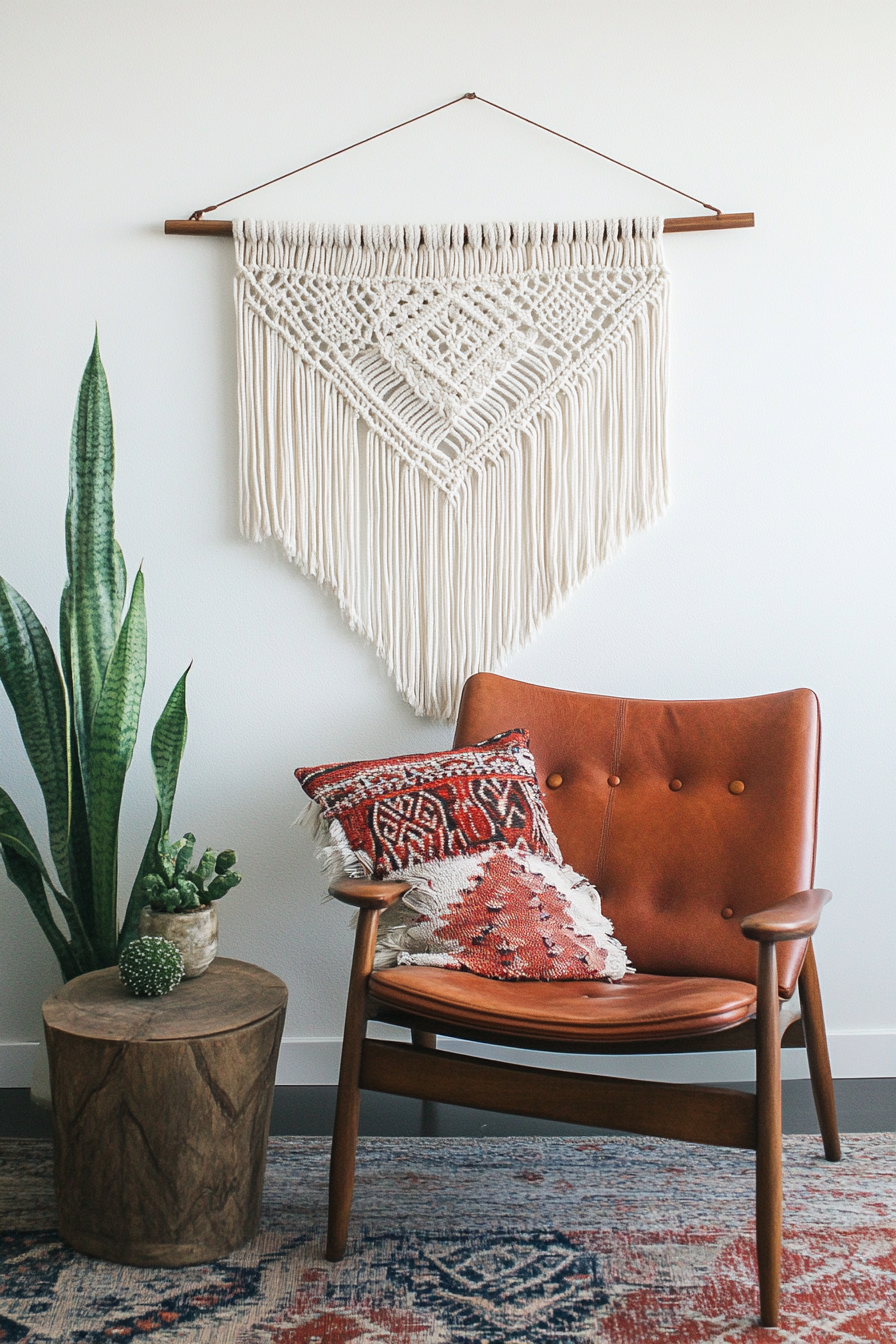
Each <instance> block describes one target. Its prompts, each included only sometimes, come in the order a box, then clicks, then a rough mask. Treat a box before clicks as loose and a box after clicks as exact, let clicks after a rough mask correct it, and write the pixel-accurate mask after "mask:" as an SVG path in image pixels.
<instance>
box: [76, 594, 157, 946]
mask: <svg viewBox="0 0 896 1344" xmlns="http://www.w3.org/2000/svg"><path fill="white" fill-rule="evenodd" d="M145 681H146V607H145V605H144V599H143V572H142V570H140V571H138V573H137V577H136V578H135V580H134V589H133V592H132V594H131V605H130V607H129V609H128V614H127V616H126V617H125V619H124V624H123V625H122V627H121V631H120V633H119V636H118V639H117V640H116V643H115V648H114V650H113V653H112V657H111V658H110V659H109V666H108V668H107V670H106V676H105V679H104V681H103V687H102V690H101V692H100V696H99V699H98V701H97V705H96V710H95V712H94V716H93V722H92V724H91V727H90V750H89V761H88V770H87V778H88V781H89V787H88V791H87V816H88V820H89V824H90V850H91V857H92V861H93V889H94V908H95V911H96V932H95V943H96V948H97V952H98V953H99V955H100V956H102V957H104V958H107V960H106V961H105V963H104V964H106V965H109V966H112V965H114V964H115V962H116V960H117V944H118V917H117V895H118V818H119V813H120V811H121V797H122V793H123V791H124V780H125V775H126V774H127V770H128V766H129V765H130V763H131V757H132V756H133V754H134V743H135V742H136V740H137V725H138V723H139V719H140V702H141V699H142V697H143V686H144V683H145Z"/></svg>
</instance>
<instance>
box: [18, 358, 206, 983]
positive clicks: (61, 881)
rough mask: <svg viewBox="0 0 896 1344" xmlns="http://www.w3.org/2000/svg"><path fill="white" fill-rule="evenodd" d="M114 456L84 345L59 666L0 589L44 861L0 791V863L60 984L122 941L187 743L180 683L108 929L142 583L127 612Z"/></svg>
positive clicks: (101, 395) (93, 363) (164, 824)
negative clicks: (122, 894) (130, 868)
mask: <svg viewBox="0 0 896 1344" xmlns="http://www.w3.org/2000/svg"><path fill="white" fill-rule="evenodd" d="M114 469H115V453H114V442H113V433H112V411H111V407H110V404H109V390H108V386H107V383H106V375H105V371H104V369H103V365H102V361H101V360H100V352H99V344H98V342H97V341H94V345H93V350H92V352H91V355H90V359H89V360H88V361H87V367H86V369H85V371H84V377H83V379H82V382H81V389H80V393H79V396H78V404H77V410H76V413H75V422H74V427H73V429H72V438H71V449H70V455H69V496H68V508H67V511H66V518H65V543H66V555H67V559H68V578H67V579H66V583H65V587H64V589H63V592H62V602H61V606H60V613H59V657H58V658H57V656H56V653H55V652H54V649H53V646H52V644H51V643H50V638H49V635H48V634H47V631H46V629H45V628H44V626H43V625H42V624H41V622H40V621H39V620H38V618H37V616H36V615H35V613H34V612H33V610H32V609H31V607H30V606H29V604H28V603H27V602H26V601H25V599H24V597H22V596H21V594H20V593H18V592H17V591H16V590H15V588H13V587H12V585H11V584H9V583H8V582H7V581H6V580H5V579H3V578H0V681H2V683H3V686H4V688H5V690H6V693H7V695H8V696H9V699H10V702H11V704H12V707H13V710H14V712H15V716H16V720H17V722H18V727H19V731H20V733H21V736H22V741H23V743H24V746H25V750H26V752H27V754H28V758H29V760H30V762H31V765H32V767H33V769H34V773H35V775H36V776H37V781H38V784H39V785H40V788H41V792H42V793H43V799H44V804H45V808H46V815H47V827H48V832H49V848H50V860H51V862H50V863H47V862H45V860H44V858H43V856H42V855H41V852H40V849H39V848H38V845H37V844H36V842H35V840H34V838H33V836H32V834H31V831H30V829H29V827H28V825H27V823H26V822H25V819H24V818H23V816H22V814H21V812H20V811H19V809H18V807H17V806H16V804H15V803H14V802H13V800H12V798H11V797H10V796H9V794H8V793H6V791H5V790H4V789H2V788H0V853H2V858H3V863H4V866H5V868H6V873H7V876H8V877H9V879H10V881H11V882H13V884H14V885H15V886H16V887H18V889H19V890H20V891H21V893H22V895H23V896H24V897H25V900H26V901H27V902H28V905H29V906H30V908H31V910H32V912H33V914H34V916H35V918H36V919H37V921H38V924H39V925H40V927H41V929H42V931H43V933H44V935H45V936H46V938H47V940H48V942H49V944H50V946H51V947H52V949H53V952H54V954H55V956H56V958H57V960H58V962H59V967H60V970H61V972H62V976H63V979H64V980H70V979H71V978H72V977H73V976H76V975H80V974H82V973H83V972H85V971H94V970H99V969H101V968H103V967H106V966H113V965H115V964H116V962H117V960H118V957H119V953H120V952H121V951H122V950H123V948H124V947H125V946H126V945H127V944H128V943H129V942H130V941H131V940H132V939H133V938H135V937H136V934H137V923H138V918H139V913H140V908H141V906H142V905H143V888H142V885H141V883H142V879H143V878H144V877H145V876H146V875H147V874H148V873H149V872H151V871H153V869H154V867H155V864H156V862H157V854H158V846H159V841H160V839H161V838H162V837H163V836H164V835H166V834H167V831H168V827H169V825H170V822H171V809H172V806H173V802H174V792H175V788H176V786H177V776H178V771H179V768H180V762H181V758H182V756H183V750H184V745H185V743H186V738H187V709H186V679H187V672H188V671H189V668H188V669H187V672H185V673H184V674H183V676H182V677H181V678H180V680H179V681H178V683H177V685H176V686H175V687H174V690H173V691H172V693H171V695H170V697H169V699H168V702H167V704H166V705H165V708H164V709H163V710H162V713H161V716H160V718H159V720H158V722H157V724H156V726H155V729H154V731H153V734H152V743H151V755H152V765H153V773H154V777H155V791H156V818H155V823H154V825H153V828H152V831H151V833H150V836H149V840H148V842H147V845H146V850H145V852H144V855H143V859H142V861H141V864H140V867H139V869H138V871H137V875H136V877H135V879H134V884H133V889H132V891H131V897H130V900H129V902H128V906H127V910H126V912H125V916H124V919H123V921H122V922H121V925H120V927H119V919H118V879H119V875H118V828H119V814H120V810H121V802H122V794H123V790H124V782H125V775H126V774H127V771H128V767H129V766H130V763H131V758H132V756H133V752H134V744H135V742H136V738H137V726H138V722H139V717H140V705H141V701H142V697H143V687H144V682H145V679H146V609H145V605H144V593H143V586H144V581H143V572H142V569H141V570H138V571H137V574H136V576H135V578H134V582H133V586H132V588H131V597H130V602H129V603H127V607H126V608H125V603H126V597H127V574H126V571H125V564H124V557H123V556H122V553H121V547H120V546H119V545H118V542H117V541H116V540H115V533H114V517H113V509H112V486H113V478H114Z"/></svg>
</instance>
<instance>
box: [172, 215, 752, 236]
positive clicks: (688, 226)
mask: <svg viewBox="0 0 896 1344" xmlns="http://www.w3.org/2000/svg"><path fill="white" fill-rule="evenodd" d="M755 223H756V219H755V216H754V215H753V212H752V211H749V212H748V213H746V214H741V215H684V216H683V217H682V218H680V219H667V220H664V222H663V233H696V232H697V231H698V230H701V231H702V230H704V229H752V228H753V226H754V225H755ZM165 232H166V233H182V234H189V235H190V236H191V237H195V238H232V237H233V225H232V223H231V221H230V220H229V219H166V220H165Z"/></svg>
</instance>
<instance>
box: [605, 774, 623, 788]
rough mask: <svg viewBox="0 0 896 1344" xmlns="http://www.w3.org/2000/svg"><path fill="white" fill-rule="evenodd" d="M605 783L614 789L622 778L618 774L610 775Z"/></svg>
mask: <svg viewBox="0 0 896 1344" xmlns="http://www.w3.org/2000/svg"><path fill="white" fill-rule="evenodd" d="M607 783H608V784H609V786H610V788H611V789H615V787H616V785H617V784H621V783H622V780H621V779H620V778H619V776H618V775H610V778H609V779H608V780H607Z"/></svg>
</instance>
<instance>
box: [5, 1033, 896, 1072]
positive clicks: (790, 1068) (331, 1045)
mask: <svg viewBox="0 0 896 1344" xmlns="http://www.w3.org/2000/svg"><path fill="white" fill-rule="evenodd" d="M374 1034H375V1035H377V1036H379V1037H381V1038H383V1039H392V1040H407V1039H408V1035H407V1032H404V1031H402V1030H401V1029H400V1028H398V1027H394V1028H389V1027H387V1026H384V1025H381V1024H373V1025H372V1026H371V1035H374ZM340 1044H341V1042H340V1038H339V1037H338V1036H324V1037H297V1036H294V1037H287V1038H285V1039H284V1041H283V1044H282V1045H281V1047H280V1062H279V1064H278V1066H277V1082H278V1083H280V1084H281V1085H287V1086H294V1087H295V1086H304V1087H312V1086H317V1087H327V1086H332V1085H333V1084H335V1082H336V1079H337V1077H338V1074H339V1050H340ZM828 1044H829V1047H830V1051H831V1067H832V1069H833V1073H834V1077H835V1078H896V1028H892V1027H890V1028H884V1029H882V1030H878V1031H832V1032H831V1033H830V1034H829V1036H828ZM442 1045H443V1046H444V1048H445V1049H446V1050H455V1051H459V1052H461V1053H466V1054H471V1055H481V1056H487V1057H490V1058H493V1059H506V1060H510V1061H513V1062H520V1063H523V1062H528V1063H530V1064H537V1065H541V1066H542V1067H544V1068H551V1069H571V1070H573V1071H574V1072H580V1073H603V1074H606V1075H609V1076H611V1077H615V1078H650V1079H655V1080H656V1081H662V1082H670V1083H711V1082H717V1083H737V1082H743V1081H744V1080H746V1079H749V1078H752V1077H753V1070H752V1064H753V1056H752V1054H750V1053H749V1052H741V1051H736V1050H726V1051H721V1052H720V1053H719V1054H717V1055H711V1054H705V1055H704V1054H696V1055H639V1056H631V1055H628V1056H627V1055H623V1056H613V1055H601V1056H595V1055H557V1054H552V1053H550V1052H549V1051H525V1050H511V1049H505V1048H500V1047H498V1046H485V1045H476V1044H475V1043H473V1042H465V1041H452V1040H448V1039H443V1040H442ZM36 1054H37V1045H36V1044H35V1043H34V1042H33V1041H2V1042H0V1087H30V1085H31V1071H32V1069H33V1067H34V1059H35V1056H36ZM781 1060H782V1063H781V1071H782V1076H783V1077H784V1078H807V1077H808V1076H809V1075H808V1070H807V1068H806V1055H805V1051H803V1050H785V1051H783V1052H782V1057H781Z"/></svg>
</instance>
